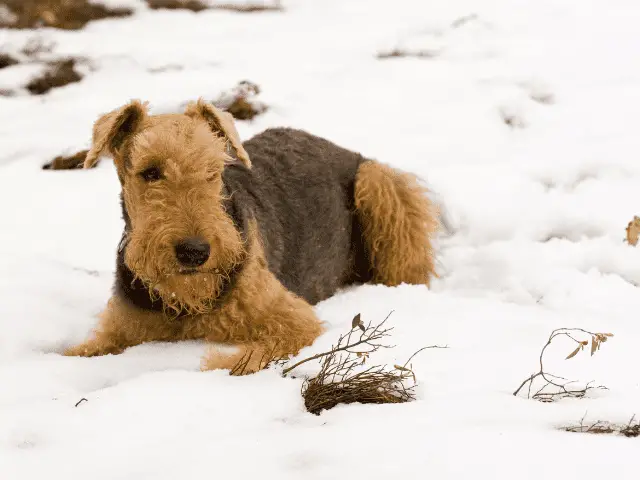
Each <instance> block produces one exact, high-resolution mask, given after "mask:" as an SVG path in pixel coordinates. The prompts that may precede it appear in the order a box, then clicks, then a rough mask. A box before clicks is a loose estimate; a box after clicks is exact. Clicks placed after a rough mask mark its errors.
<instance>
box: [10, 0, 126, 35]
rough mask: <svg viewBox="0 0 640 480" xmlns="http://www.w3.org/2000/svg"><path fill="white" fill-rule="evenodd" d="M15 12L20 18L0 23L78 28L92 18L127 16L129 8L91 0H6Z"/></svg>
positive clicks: (19, 26) (27, 26) (34, 26)
mask: <svg viewBox="0 0 640 480" xmlns="http://www.w3.org/2000/svg"><path fill="white" fill-rule="evenodd" d="M2 2H3V3H4V5H5V6H6V7H7V8H8V9H9V10H10V11H11V12H12V13H14V14H15V16H16V17H17V20H16V21H15V22H13V23H11V24H2V22H0V27H10V28H38V27H53V28H60V29H63V30H78V29H80V28H82V27H84V26H85V25H86V24H87V23H89V22H91V21H92V20H101V19H104V18H113V17H116V18H118V17H126V16H128V15H131V13H132V12H131V10H129V9H127V8H108V7H105V6H104V5H97V4H93V3H88V2H87V0H2Z"/></svg>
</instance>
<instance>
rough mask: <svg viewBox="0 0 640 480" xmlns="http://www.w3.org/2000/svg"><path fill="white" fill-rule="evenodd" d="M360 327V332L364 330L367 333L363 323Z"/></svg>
mask: <svg viewBox="0 0 640 480" xmlns="http://www.w3.org/2000/svg"><path fill="white" fill-rule="evenodd" d="M358 327H359V328H360V330H362V331H363V332H366V331H367V329H366V328H364V325H363V324H362V322H361V323H360V325H358Z"/></svg>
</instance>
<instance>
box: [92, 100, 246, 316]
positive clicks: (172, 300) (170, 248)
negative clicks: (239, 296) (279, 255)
mask: <svg viewBox="0 0 640 480" xmlns="http://www.w3.org/2000/svg"><path fill="white" fill-rule="evenodd" d="M104 154H107V155H110V156H111V157H112V158H113V159H114V162H115V166H116V170H117V172H118V177H119V179H120V183H121V184H122V202H123V210H124V219H125V222H126V228H127V243H126V249H125V252H124V261H125V264H126V266H127V267H128V268H129V269H130V270H131V271H132V272H133V274H134V275H135V276H136V277H137V278H138V279H140V280H141V281H142V282H143V283H144V284H145V285H146V286H147V287H148V288H149V290H150V292H153V293H154V294H157V295H159V296H160V297H161V298H162V300H163V301H164V303H165V305H167V306H169V307H172V308H174V309H176V310H178V309H180V310H182V309H186V310H188V311H192V312H202V311H206V308H207V305H208V302H210V300H211V299H212V298H215V297H217V295H218V293H219V292H220V289H221V288H222V285H223V284H224V281H225V278H226V276H228V275H229V272H230V271H232V269H233V268H234V267H235V266H236V264H237V263H238V262H239V261H240V259H241V258H242V255H244V245H243V241H242V238H241V235H240V233H239V232H238V230H237V229H236V227H235V226H234V223H233V220H232V218H231V217H230V216H229V215H228V214H227V212H226V211H225V208H224V205H223V200H224V197H223V184H222V172H223V170H224V168H225V167H226V166H228V165H229V164H232V163H241V164H244V166H245V167H246V168H250V166H251V163H250V161H249V156H248V154H247V152H246V151H245V150H244V148H243V147H242V143H241V142H240V139H239V137H238V134H237V132H236V129H235V126H234V123H233V118H232V117H231V115H230V114H228V113H226V112H222V111H220V110H218V109H216V108H215V107H214V106H212V105H210V104H207V103H206V102H204V101H203V100H198V101H197V102H193V103H190V104H189V105H188V106H187V108H186V109H185V111H184V113H183V114H167V115H149V114H148V113H147V106H146V104H143V103H141V102H139V101H132V102H130V103H129V104H127V105H125V106H123V107H121V108H119V109H117V110H114V111H112V112H110V113H108V114H106V115H103V116H101V117H100V118H99V119H98V120H97V121H96V122H95V124H94V128H93V143H92V147H91V149H90V150H89V152H88V154H87V157H86V160H85V164H84V166H85V168H90V167H92V166H93V165H95V163H96V162H97V161H98V159H99V157H100V156H101V155H104Z"/></svg>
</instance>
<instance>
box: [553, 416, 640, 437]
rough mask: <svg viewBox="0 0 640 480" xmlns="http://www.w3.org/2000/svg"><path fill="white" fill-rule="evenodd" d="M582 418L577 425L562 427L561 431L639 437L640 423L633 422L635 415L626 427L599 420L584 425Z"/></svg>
mask: <svg viewBox="0 0 640 480" xmlns="http://www.w3.org/2000/svg"><path fill="white" fill-rule="evenodd" d="M585 416H586V414H585ZM584 418H585V417H582V419H581V420H580V423H579V424H578V425H571V426H568V427H563V428H562V430H564V431H566V432H573V433H591V434H594V435H602V434H611V433H615V434H617V435H622V436H624V437H627V438H636V437H639V436H640V423H639V422H637V421H636V420H635V415H634V416H633V417H631V420H629V423H627V424H626V425H620V424H615V423H610V422H604V421H601V420H598V421H596V422H593V423H590V424H586V423H585V422H584Z"/></svg>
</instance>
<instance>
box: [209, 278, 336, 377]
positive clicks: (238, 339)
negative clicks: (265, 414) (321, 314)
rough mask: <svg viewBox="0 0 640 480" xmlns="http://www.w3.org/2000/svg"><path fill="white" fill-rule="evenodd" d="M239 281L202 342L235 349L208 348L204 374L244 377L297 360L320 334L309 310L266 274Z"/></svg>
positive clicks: (319, 325)
mask: <svg viewBox="0 0 640 480" xmlns="http://www.w3.org/2000/svg"><path fill="white" fill-rule="evenodd" d="M252 270H253V271H252V272H251V274H249V275H246V276H244V278H243V279H242V280H241V281H240V282H239V285H238V287H237V289H236V291H235V292H234V293H233V295H232V298H231V299H230V301H229V302H228V303H227V304H226V305H225V307H224V308H223V309H222V312H220V314H219V316H217V318H216V320H215V321H212V322H211V326H212V327H211V328H212V329H211V331H210V333H209V334H208V335H207V339H208V340H209V341H212V342H217V343H225V344H229V345H232V346H234V347H236V348H237V350H238V351H237V352H236V353H233V354H228V353H224V352H222V351H221V350H220V349H216V348H213V349H212V350H211V351H210V352H209V353H208V355H207V356H206V357H205V359H204V361H203V365H202V369H203V370H218V369H225V370H230V371H231V373H233V374H234V375H243V374H249V373H254V372H257V371H258V370H262V369H263V368H264V367H265V366H267V365H268V363H269V362H270V361H271V360H275V359H281V358H287V357H289V356H290V355H296V354H297V353H298V352H299V351H300V350H301V349H302V348H304V347H307V346H309V345H311V344H312V343H313V342H314V340H315V339H316V338H317V337H318V336H319V335H320V334H322V332H323V330H324V329H323V327H322V324H321V322H320V320H319V319H318V318H317V317H316V315H315V313H314V311H313V308H312V307H311V305H309V304H308V303H307V302H306V301H304V300H303V299H301V298H299V297H297V296H295V295H294V294H293V293H291V292H290V291H288V290H287V289H286V288H284V286H283V285H282V284H281V283H280V282H279V281H278V280H277V279H276V278H275V276H274V275H273V274H272V273H271V272H269V271H268V270H267V269H266V266H262V267H261V268H254V269H252Z"/></svg>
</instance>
